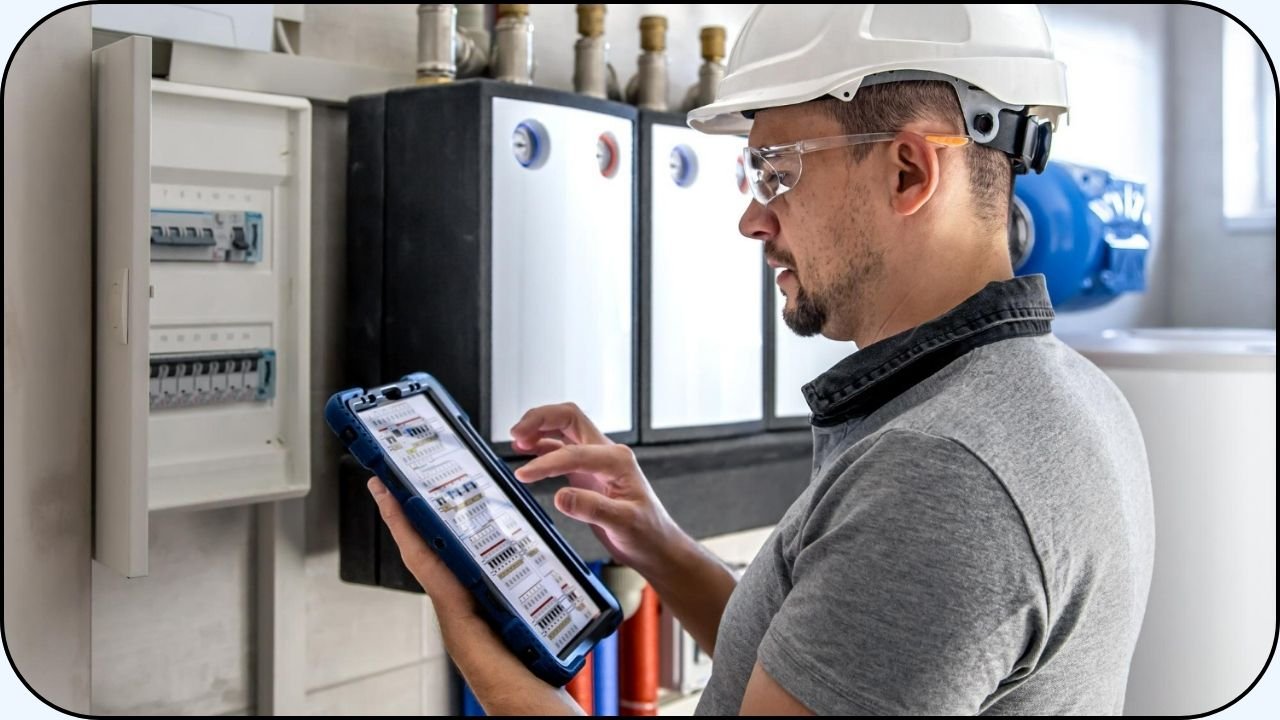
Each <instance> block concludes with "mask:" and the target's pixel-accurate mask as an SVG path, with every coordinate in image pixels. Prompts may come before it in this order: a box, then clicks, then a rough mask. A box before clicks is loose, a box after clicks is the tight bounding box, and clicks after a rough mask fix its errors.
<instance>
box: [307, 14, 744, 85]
mask: <svg viewBox="0 0 1280 720" xmlns="http://www.w3.org/2000/svg"><path fill="white" fill-rule="evenodd" d="M416 8H417V6H416V5H307V9H306V21H305V22H304V23H303V25H302V43H301V45H302V52H303V53H304V54H307V55H318V56H321V57H327V58H330V59H333V60H344V61H347V62H356V63H362V64H365V65H377V66H380V67H389V68H401V69H408V70H410V71H412V69H413V68H414V66H415V65H416V64H417V52H418V50H417V48H418V45H417V37H418V34H417V33H418V16H417V9H416ZM751 8H752V6H751V5H664V4H650V5H646V4H638V5H609V6H608V8H607V10H606V13H605V37H606V38H608V40H609V46H610V50H609V61H610V62H611V63H612V64H613V66H614V69H615V70H617V73H618V78H619V80H620V81H621V82H622V83H623V84H625V83H626V81H627V80H628V79H629V78H630V77H631V76H632V75H634V74H635V72H636V57H637V56H638V55H639V53H640V18H641V16H644V15H665V16H666V17H667V28H668V30H667V56H668V58H669V60H670V65H669V68H668V72H669V85H670V88H671V96H670V98H669V100H670V101H671V102H672V103H676V102H679V101H680V99H681V98H683V97H684V92H685V90H686V89H688V88H689V86H691V85H693V84H694V83H696V82H697V81H698V67H699V66H700V65H701V64H702V58H701V55H700V54H699V52H700V49H699V44H698V31H699V30H700V29H701V28H702V26H703V25H722V26H724V28H725V30H726V31H727V36H726V43H727V44H726V48H730V47H732V43H733V41H734V39H736V38H737V35H738V29H739V28H740V27H741V26H742V23H743V22H745V21H746V19H747V15H748V14H750V12H751ZM577 18H578V16H577V13H576V11H575V10H574V6H573V5H568V4H555V5H530V6H529V19H530V21H531V22H532V23H533V28H534V30H533V36H534V39H533V46H534V58H535V64H536V70H535V75H534V83H535V84H537V85H541V86H544V87H550V88H556V89H559V90H573V44H574V43H575V42H576V41H577V39H578V19H577Z"/></svg>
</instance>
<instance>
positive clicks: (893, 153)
mask: <svg viewBox="0 0 1280 720" xmlns="http://www.w3.org/2000/svg"><path fill="white" fill-rule="evenodd" d="M889 163H890V167H891V168H892V169H893V170H894V171H895V173H894V175H893V177H892V178H891V179H890V183H891V185H892V187H891V188H890V198H891V200H890V202H891V204H892V205H893V209H894V212H896V213H898V214H899V215H913V214H915V213H916V212H917V211H919V210H920V208H922V207H924V205H925V203H927V202H929V200H930V199H931V198H932V197H933V194H934V193H935V192H937V190H938V182H939V180H940V179H941V175H942V166H941V164H940V163H939V162H938V148H937V147H936V146H935V145H933V144H932V143H930V142H929V141H928V140H925V139H924V138H923V137H921V136H920V135H917V134H915V133H908V132H903V133H898V137H897V138H895V139H894V140H893V142H892V143H891V144H890V146H889Z"/></svg>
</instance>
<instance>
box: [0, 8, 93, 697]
mask: <svg viewBox="0 0 1280 720" xmlns="http://www.w3.org/2000/svg"><path fill="white" fill-rule="evenodd" d="M90 43H91V40H90V32H89V8H87V7H80V8H75V9H73V10H65V11H63V12H61V13H59V14H57V15H54V16H53V17H51V18H49V19H48V20H46V21H45V22H44V23H43V24H41V25H40V26H39V27H37V28H35V30H34V31H33V32H32V33H31V34H30V35H29V36H28V37H27V38H26V39H25V40H24V41H23V42H22V44H21V45H19V46H18V48H17V49H16V51H15V52H14V55H13V58H12V65H10V66H9V68H8V71H7V74H6V77H5V86H4V633H5V642H6V645H7V650H8V651H9V653H10V656H11V658H12V660H13V662H14V664H15V666H16V667H17V669H18V672H19V673H21V675H22V676H23V677H24V678H25V679H26V681H27V682H28V683H30V684H31V686H32V687H33V688H34V689H35V690H36V691H37V692H38V693H40V694H41V695H42V696H44V698H45V699H46V700H48V701H50V702H52V703H55V704H57V705H59V706H61V707H63V708H65V709H67V710H72V711H76V712H82V713H83V712H88V711H89V667H90V644H89V643H90V629H89V626H90V610H89V582H90V580H89V572H90V571H89V553H90V546H91V543H92V539H93V534H92V526H91V525H90V498H91V494H90V493H91V486H90V473H91V472H92V468H93V456H92V445H91V431H92V430H91V428H92V425H91V423H92V414H91V406H90V400H91V394H92V389H93V385H92V382H93V365H92V359H93V355H92V352H93V347H92V341H93V335H92V327H91V325H90V318H91V317H92V316H93V313H92V305H91V300H90V288H91V286H92V283H93V274H92V265H91V257H92V246H91V245H90V208H91V204H90V195H89V185H90V175H89V173H90V157H89V140H90V134H89V132H90V131H89V127H90V125H89V84H90V66H89V47H90Z"/></svg>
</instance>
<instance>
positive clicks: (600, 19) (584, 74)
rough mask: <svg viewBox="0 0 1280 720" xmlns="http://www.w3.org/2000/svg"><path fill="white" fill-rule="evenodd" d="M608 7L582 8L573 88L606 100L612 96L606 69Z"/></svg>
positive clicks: (574, 48)
mask: <svg viewBox="0 0 1280 720" xmlns="http://www.w3.org/2000/svg"><path fill="white" fill-rule="evenodd" d="M604 13H605V6H604V5H579V6H578V34H579V35H581V37H579V38H578V42H576V43H574V46H573V51H574V52H573V89H574V90H575V91H576V92H579V93H581V94H583V95H589V96H591V97H598V98H604V97H606V96H607V94H608V74H607V72H606V69H605V63H606V62H607V57H606V56H607V54H608V52H609V44H608V43H607V42H606V41H605V39H604Z"/></svg>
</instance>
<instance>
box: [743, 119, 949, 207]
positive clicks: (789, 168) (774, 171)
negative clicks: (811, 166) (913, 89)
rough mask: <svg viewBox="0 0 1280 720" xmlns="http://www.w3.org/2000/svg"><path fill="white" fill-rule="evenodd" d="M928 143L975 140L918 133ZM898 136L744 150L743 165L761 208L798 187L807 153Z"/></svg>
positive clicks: (847, 137)
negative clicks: (803, 159)
mask: <svg viewBox="0 0 1280 720" xmlns="http://www.w3.org/2000/svg"><path fill="white" fill-rule="evenodd" d="M916 134H919V135H920V136H921V137H923V138H924V139H925V140H927V141H929V142H931V143H933V144H935V145H940V146H942V147H964V146H965V145H968V144H969V143H970V142H973V140H972V138H970V137H968V136H966V135H938V134H932V133H929V134H922V133H916ZM898 135H899V133H896V132H879V133H862V134H858V135H836V136H833V137H824V138H815V139H812V140H801V141H799V142H794V143H789V144H786V145H771V146H769V147H762V148H754V147H747V148H744V149H743V150H742V165H743V168H744V169H745V170H746V176H747V178H746V179H747V185H748V187H750V188H751V195H752V196H753V197H754V198H755V199H756V201H757V202H759V203H760V204H761V205H768V204H769V202H770V201H772V200H773V199H774V198H776V197H778V196H779V195H781V194H783V193H785V192H786V191H788V190H790V189H791V188H793V187H795V186H796V183H797V182H799V181H800V172H801V170H803V169H804V162H803V161H802V160H801V158H802V157H803V156H804V154H805V153H810V152H816V151H818V150H830V149H831V148H841V147H850V146H852V145H864V144H866V143H876V142H887V141H889V140H893V139H894V138H896V137H898Z"/></svg>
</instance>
